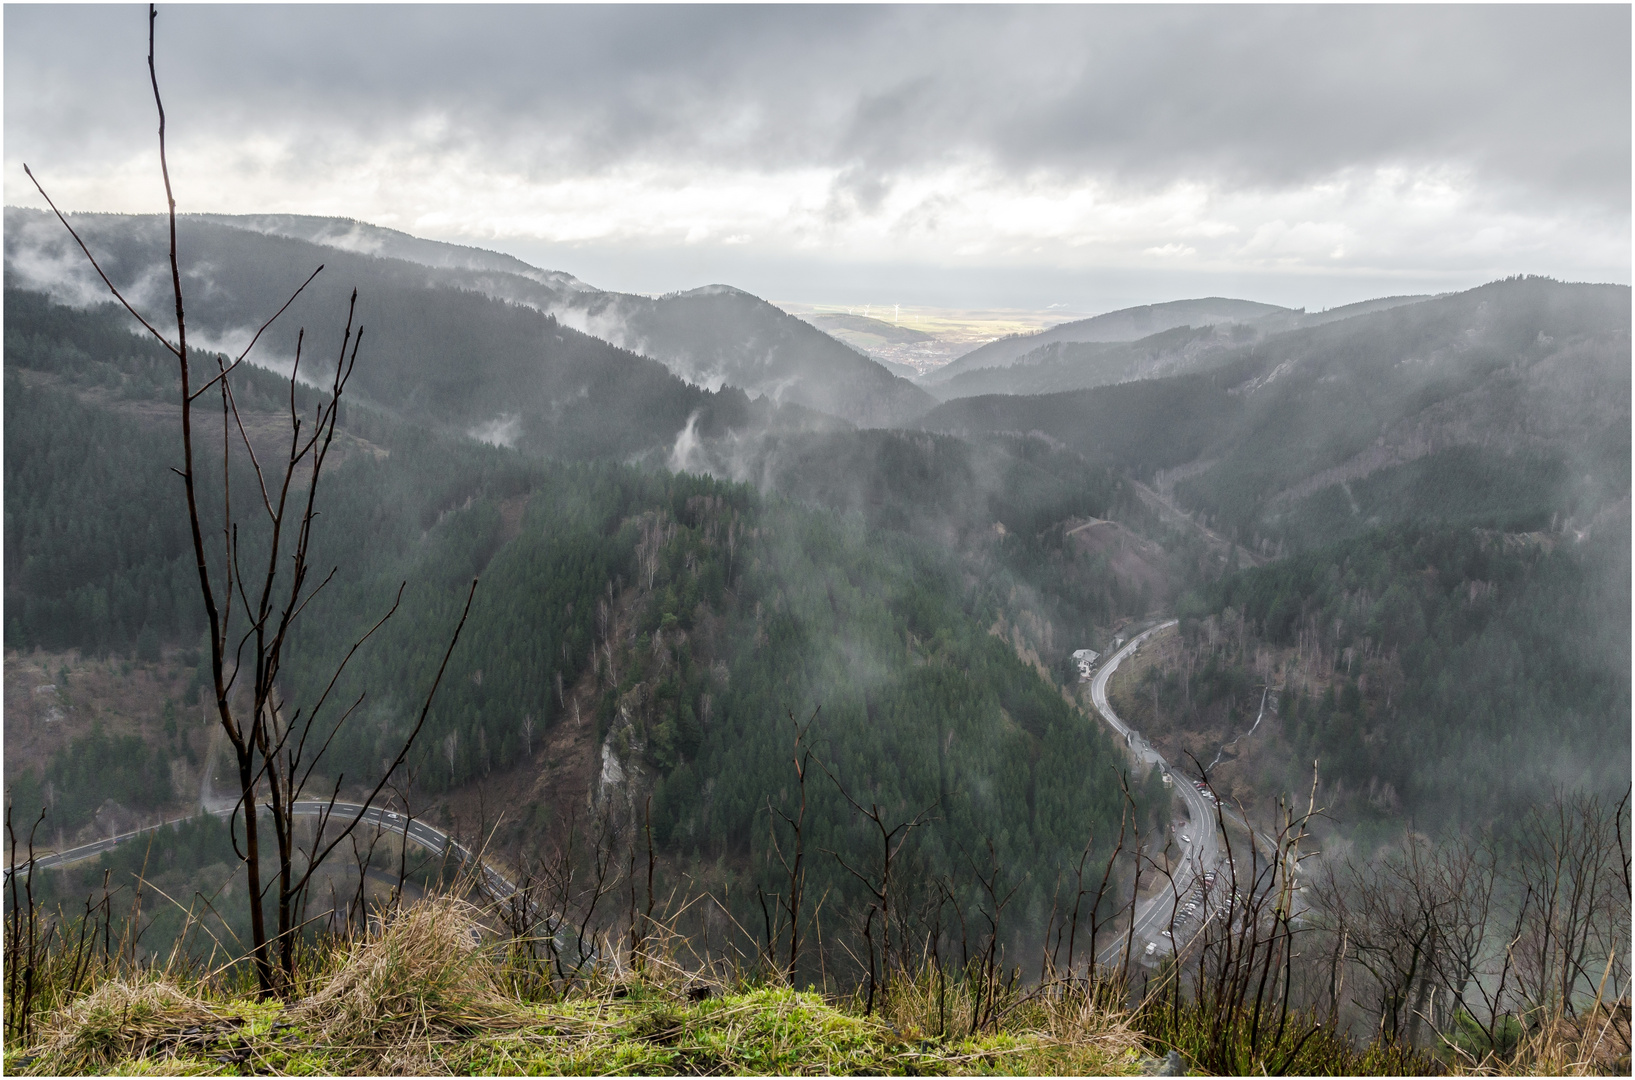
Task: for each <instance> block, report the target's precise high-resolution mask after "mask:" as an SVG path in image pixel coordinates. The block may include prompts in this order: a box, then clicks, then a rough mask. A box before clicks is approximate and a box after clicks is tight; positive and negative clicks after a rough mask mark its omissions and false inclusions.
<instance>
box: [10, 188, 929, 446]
mask: <svg viewBox="0 0 1635 1080" xmlns="http://www.w3.org/2000/svg"><path fill="white" fill-rule="evenodd" d="M5 213H6V230H5V244H6V265H7V268H8V272H9V273H12V274H13V275H15V277H16V278H17V280H18V282H19V283H20V284H23V285H26V286H27V287H30V288H34V289H40V290H45V291H49V292H51V293H52V295H54V296H55V297H56V298H58V299H59V300H65V301H68V302H80V301H82V300H85V299H88V298H94V297H96V296H97V295H98V294H97V289H98V288H99V287H100V282H98V281H96V280H95V275H94V273H93V272H92V271H91V270H90V268H89V267H88V266H86V265H85V264H84V263H83V260H80V259H79V258H78V254H79V253H78V251H77V250H76V249H74V248H73V247H72V241H71V240H70V239H69V238H68V237H67V235H66V234H65V233H64V231H63V230H62V227H61V225H60V224H58V223H57V221H56V220H55V219H54V218H50V217H47V216H46V215H44V214H41V213H39V212H36V211H32V210H23V209H20V208H17V207H7V208H6V211H5ZM75 221H76V228H80V229H81V230H82V232H83V234H84V235H85V236H86V238H87V240H88V241H89V242H90V243H91V245H92V247H93V250H97V251H98V252H99V255H102V254H105V255H106V256H107V260H106V265H105V269H107V270H109V272H110V276H111V277H112V278H113V280H114V281H115V282H116V283H117V284H119V285H120V286H121V288H123V289H125V290H127V291H128V292H130V291H132V290H134V292H133V293H132V295H135V296H136V297H137V298H138V299H141V298H142V297H144V296H145V295H146V292H145V290H147V289H151V288H153V287H154V282H155V281H159V280H162V279H163V278H164V277H165V275H163V274H160V273H157V272H158V271H159V270H161V269H162V265H161V264H162V263H163V260H164V251H165V249H164V246H163V245H164V239H165V233H164V229H163V222H162V220H161V219H160V218H158V217H140V216H136V217H132V216H124V215H111V214H87V215H79V216H77V217H76V218H75ZM178 227H179V229H180V238H181V251H182V258H183V270H184V273H185V275H186V277H187V278H188V280H190V281H191V282H193V283H194V284H195V285H196V286H197V287H196V288H195V289H194V295H193V300H192V303H191V305H190V307H189V315H190V318H191V319H192V320H194V322H195V324H196V326H197V327H198V328H199V329H201V330H203V331H205V332H207V333H209V334H210V335H212V336H213V337H214V338H215V339H217V340H218V341H219V342H220V343H221V344H222V345H224V346H226V345H229V344H230V343H232V342H234V341H241V340H242V341H247V340H248V338H249V334H250V333H251V332H252V331H253V330H254V328H255V327H256V326H257V325H259V324H260V322H261V320H262V319H264V318H265V317H266V315H267V314H269V312H267V311H264V310H263V307H264V306H265V304H266V303H267V302H268V299H269V298H270V297H275V296H277V297H279V298H280V299H282V297H283V296H287V295H288V294H289V292H291V291H293V289H294V288H295V286H296V285H298V284H300V282H301V281H302V280H304V279H305V277H306V276H307V274H309V273H311V272H312V270H313V268H315V267H316V266H318V265H319V264H320V263H322V264H325V265H326V266H327V267H328V269H327V270H326V271H325V273H324V275H323V276H322V277H321V278H320V279H319V281H318V282H317V283H315V284H314V291H313V292H312V295H311V296H310V297H303V299H302V300H300V301H297V303H296V305H295V306H294V307H292V309H291V311H290V312H289V315H288V316H287V320H288V325H287V326H286V325H285V324H284V322H282V321H281V323H280V324H279V325H277V326H275V327H274V329H273V331H271V332H270V337H269V338H268V339H267V341H266V344H267V345H268V346H270V347H271V348H272V349H273V351H274V352H275V353H276V354H277V355H279V356H281V357H283V358H285V359H287V358H289V357H290V356H292V355H293V353H294V329H293V328H294V327H295V326H298V325H300V324H302V323H305V324H306V325H308V326H311V327H315V328H321V329H322V330H323V331H324V333H320V334H319V335H318V337H317V340H318V341H319V342H327V341H329V340H330V338H329V337H328V336H325V335H326V334H327V332H329V331H330V330H333V329H335V328H336V327H337V326H338V322H339V321H342V320H344V296H345V295H346V293H347V291H348V290H350V289H351V288H352V287H354V286H356V287H357V288H358V290H359V292H360V295H361V297H362V301H361V302H362V304H363V305H364V306H363V309H362V310H363V315H364V318H365V321H366V322H367V323H368V324H369V325H370V327H371V328H372V332H374V333H377V334H379V335H381V337H379V338H378V340H379V341H380V342H381V347H382V348H384V349H386V350H387V351H388V352H389V354H391V355H393V356H394V357H398V358H400V364H401V367H400V368H395V369H394V377H393V384H394V385H395V386H396V387H397V388H398V389H397V399H388V398H379V400H383V401H388V402H389V403H392V404H397V403H398V399H401V398H404V397H406V396H408V395H412V394H416V393H418V396H417V397H415V398H414V400H415V401H416V402H417V403H418V404H419V405H420V406H421V407H422V409H424V407H425V405H426V403H427V402H430V401H437V402H439V403H440V404H441V405H443V406H446V407H447V408H448V409H449V410H451V411H452V412H454V413H456V414H458V415H460V416H462V417H464V418H466V419H468V420H470V421H471V422H482V421H485V420H491V419H492V418H493V416H494V415H495V413H494V412H486V413H485V414H484V415H481V416H479V415H477V414H479V413H484V411H485V410H489V409H502V408H503V403H504V402H505V401H506V400H509V399H511V398H513V397H518V396H520V397H521V398H522V399H523V400H524V401H525V402H526V401H527V400H528V399H529V398H530V397H538V398H539V400H540V401H541V402H543V403H545V404H546V405H549V406H550V407H553V408H554V407H556V406H557V405H561V406H563V407H566V406H568V405H570V404H571V403H572V400H573V397H574V395H575V394H576V393H577V387H576V386H574V385H569V386H565V387H553V388H548V389H546V390H539V389H538V388H536V387H535V386H533V385H531V376H532V364H533V361H534V359H535V357H536V355H537V354H538V353H539V352H541V351H543V352H545V353H546V354H548V355H550V356H552V357H554V356H555V355H556V354H558V353H563V352H566V353H573V354H576V355H577V354H580V353H584V352H586V351H587V346H586V345H585V344H584V342H583V341H582V340H580V339H581V338H582V337H583V336H585V335H589V336H590V337H593V338H596V339H599V342H605V343H610V344H612V345H614V346H617V347H618V348H620V349H625V350H630V351H631V352H633V353H637V354H640V355H641V356H644V357H647V358H649V359H650V360H654V361H658V362H659V363H660V364H662V365H664V366H665V367H667V368H668V369H669V370H670V371H671V372H673V373H674V374H676V375H678V376H680V377H681V378H683V379H685V380H687V381H689V382H691V383H694V384H698V385H701V386H705V387H707V388H709V389H712V390H713V389H717V388H722V387H725V386H732V387H736V388H738V389H739V390H741V391H744V392H745V393H748V394H751V395H762V396H768V397H770V398H772V399H773V400H774V401H779V402H791V403H795V404H799V405H803V406H806V407H808V408H812V409H816V410H819V411H822V412H826V413H829V414H831V415H834V416H837V417H840V418H842V419H845V420H849V421H852V422H855V423H861V424H869V425H887V424H902V423H905V422H907V421H908V420H911V419H912V418H914V417H915V416H918V415H920V414H921V413H923V412H925V411H926V410H927V409H928V408H930V407H931V405H932V404H934V401H933V399H932V398H931V397H930V396H929V395H927V394H926V393H925V392H924V391H923V390H921V389H919V388H918V387H915V386H914V385H912V384H911V383H909V382H908V381H907V380H905V379H901V378H898V377H896V376H894V375H892V374H891V373H890V372H888V371H887V370H886V369H885V368H883V367H881V366H880V365H879V364H877V363H875V362H874V361H873V360H870V359H869V358H868V357H866V356H863V355H862V354H860V353H858V352H857V351H856V350H854V349H851V348H850V347H848V346H846V345H844V344H842V343H840V342H838V341H836V340H835V339H834V338H831V337H829V336H828V335H827V334H824V333H823V332H821V331H819V330H817V329H815V328H813V327H812V326H810V325H808V324H806V323H804V322H801V321H800V320H799V319H796V318H794V317H792V316H790V315H787V314H785V313H784V312H782V311H780V310H779V309H777V308H775V307H773V306H772V305H771V304H768V303H766V302H765V301H764V300H760V299H758V298H756V297H753V296H750V295H749V294H747V293H744V292H742V291H740V290H737V289H731V288H728V287H725V286H719V285H716V286H705V287H703V288H698V289H693V290H690V291H686V292H680V293H674V294H671V295H668V296H664V297H659V298H656V299H655V298H650V297H644V296H634V295H630V294H625V293H615V292H605V291H602V290H600V289H595V288H593V287H591V286H589V285H586V284H585V283H584V282H582V281H579V280H578V279H576V278H574V277H572V276H571V275H568V274H563V273H553V272H548V271H541V270H538V269H536V268H534V267H530V266H528V265H527V264H525V263H522V262H520V261H519V260H515V259H512V258H510V257H508V256H502V255H498V254H496V253H494V252H485V251H480V250H477V249H473V248H462V247H459V246H456V245H450V244H439V243H436V242H433V241H427V240H421V239H418V238H415V237H410V236H406V235H405V234H402V233H397V232H395V231H393V230H388V229H377V228H375V227H374V226H369V225H364V224H362V223H359V222H349V221H341V220H337V219H328V218H309V217H300V216H293V215H290V216H280V215H252V216H249V217H246V218H243V219H240V218H235V217H231V216H225V215H198V216H184V217H182V218H181V219H179V224H178ZM337 297H339V299H337ZM162 306H163V305H160V307H162ZM337 311H339V312H340V315H339V316H337V315H336V314H335V312H337ZM490 324H492V325H493V327H494V329H488V328H487V327H488V326H489V325H490ZM570 328H571V329H572V330H575V331H578V333H577V334H569V333H568V331H569V330H570ZM325 359H327V357H325ZM360 389H364V390H365V392H368V393H371V396H375V395H376V394H377V393H379V392H380V391H381V390H382V389H383V388H382V387H380V386H375V387H367V388H364V387H360ZM559 390H560V391H561V393H560V394H559V393H558V391H559ZM630 401H631V404H632V405H633V406H640V405H645V404H650V402H649V401H647V400H644V399H642V398H641V397H640V395H631V396H630ZM513 411H514V410H513ZM661 411H662V410H661ZM686 413H687V410H684V411H683V413H682V416H683V419H685V416H686ZM420 419H422V420H425V419H429V414H426V413H424V412H423V413H422V414H421V416H420ZM678 426H679V425H678ZM671 430H672V432H673V431H674V430H675V429H671Z"/></svg>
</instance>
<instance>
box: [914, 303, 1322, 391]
mask: <svg viewBox="0 0 1635 1080" xmlns="http://www.w3.org/2000/svg"><path fill="white" fill-rule="evenodd" d="M1285 313H1286V314H1294V312H1291V311H1290V309H1289V308H1282V307H1278V306H1277V305H1275V304H1261V303H1256V302H1255V301H1253V300H1231V299H1228V298H1225V297H1220V296H1211V297H1206V298H1204V299H1201V300H1171V301H1169V302H1168V303H1164V304H1147V305H1143V306H1141V307H1132V308H1123V309H1121V310H1119V311H1109V312H1107V313H1106V314H1104V315H1097V316H1095V317H1093V318H1089V319H1079V320H1078V321H1076V322H1070V323H1063V324H1062V325H1060V326H1053V327H1051V328H1050V329H1049V330H1041V331H1040V332H1039V333H1037V334H1018V335H1015V336H1013V337H1005V338H1000V339H999V340H998V341H991V342H989V343H988V344H986V345H984V346H982V347H981V348H980V349H973V350H972V351H971V352H968V353H966V354H965V355H964V356H962V357H960V358H959V359H958V360H955V361H954V362H953V363H951V364H949V365H947V366H946V367H942V368H938V369H937V370H936V371H934V372H931V373H930V374H929V375H927V376H926V377H925V382H926V384H927V385H936V384H939V383H943V382H946V381H948V380H949V379H952V378H953V377H955V376H956V375H959V374H961V373H963V372H967V371H975V370H977V369H979V368H989V367H1000V366H1003V365H1006V364H1011V363H1014V362H1016V361H1017V360H1020V359H1021V358H1022V357H1024V356H1026V355H1027V354H1028V353H1031V352H1033V351H1034V350H1036V349H1039V348H1041V347H1042V346H1046V345H1054V344H1059V343H1063V342H1083V341H1099V342H1106V341H1137V340H1139V339H1141V338H1144V337H1150V336H1151V335H1153V334H1156V333H1159V332H1161V331H1164V330H1170V329H1173V328H1175V327H1177V326H1206V325H1213V324H1219V323H1245V322H1252V321H1254V320H1256V319H1260V318H1264V317H1266V316H1268V315H1277V314H1285Z"/></svg>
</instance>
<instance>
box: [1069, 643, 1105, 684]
mask: <svg viewBox="0 0 1635 1080" xmlns="http://www.w3.org/2000/svg"><path fill="white" fill-rule="evenodd" d="M1100 655H1101V654H1100V653H1098V652H1096V651H1095V650H1094V649H1079V650H1077V651H1076V652H1074V653H1073V662H1074V663H1076V664H1078V665H1079V681H1080V682H1089V681H1090V669H1091V668H1093V667H1095V666H1096V658H1097V657H1098V656H1100Z"/></svg>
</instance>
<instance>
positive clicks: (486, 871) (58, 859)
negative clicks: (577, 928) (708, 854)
mask: <svg viewBox="0 0 1635 1080" xmlns="http://www.w3.org/2000/svg"><path fill="white" fill-rule="evenodd" d="M233 809H234V808H233V807H228V808H226V809H214V810H208V811H206V813H210V814H214V815H215V816H216V817H219V818H225V817H227V816H228V815H229V814H231V813H232V812H233ZM293 809H294V816H296V817H320V816H322V815H323V814H324V813H325V812H330V813H331V815H332V820H333V821H334V822H336V823H337V824H341V825H344V824H345V823H347V822H349V821H351V820H352V819H354V818H358V817H359V816H360V815H361V817H362V820H361V822H360V824H361V825H376V826H379V827H380V828H381V830H382V831H387V832H396V833H399V834H400V835H402V836H404V837H405V838H406V839H408V840H411V841H413V842H414V843H416V844H419V845H420V846H421V847H422V848H424V849H426V850H427V851H430V852H432V853H434V854H437V855H441V854H443V853H445V852H450V851H452V853H453V854H454V855H455V856H456V857H458V858H459V859H460V861H461V862H466V863H469V862H471V859H472V856H471V851H470V850H469V849H468V848H466V847H465V846H464V845H463V844H461V843H459V842H458V841H456V840H455V839H454V838H453V837H451V836H449V834H448V833H446V832H443V831H442V830H441V829H439V828H437V827H435V826H433V825H428V824H426V823H425V822H424V821H418V820H417V821H408V820H407V819H405V818H404V816H403V815H402V814H399V813H395V812H393V811H391V810H385V809H382V808H381V807H378V806H371V807H369V808H368V809H367V810H366V809H365V808H364V807H363V806H361V805H359V804H357V803H344V802H337V803H335V804H334V805H333V806H331V804H330V803H329V802H328V801H327V800H322V799H302V800H300V801H299V802H297V803H296V804H295V806H294V808H293ZM186 820H188V819H187V818H171V819H170V820H168V821H161V822H159V823H158V824H156V825H149V826H146V827H145V828H141V829H136V830H133V831H132V832H128V833H122V834H120V835H119V836H110V837H108V838H107V839H104V840H97V841H94V842H92V843H89V844H82V845H80V846H79V847H74V848H69V849H68V850H67V851H59V852H55V853H53V854H51V855H42V856H40V857H39V858H37V859H35V860H34V868H35V869H36V870H53V869H58V868H61V867H65V866H69V865H72V864H73V863H77V862H83V861H84V860H86V859H92V858H95V857H96V856H98V855H101V854H102V853H103V852H105V851H112V850H113V849H114V848H116V847H118V846H119V845H120V844H123V843H125V842H126V841H127V840H132V839H135V838H136V837H138V836H144V835H146V834H148V833H151V832H155V831H157V830H159V829H162V828H164V827H165V826H167V825H176V824H179V823H181V822H183V821H186ZM18 869H20V870H25V872H26V868H24V867H19V868H18ZM5 877H6V878H7V879H9V878H10V877H11V867H9V866H8V867H5ZM483 887H484V888H485V889H487V890H488V892H489V894H490V895H492V896H494V897H495V898H496V899H501V900H503V899H504V898H506V897H508V896H510V895H511V894H512V893H513V892H515V891H516V886H514V885H512V884H511V882H510V881H509V880H508V879H506V877H505V876H504V875H503V874H501V873H499V872H498V871H497V870H495V869H494V868H493V867H491V866H489V865H488V864H487V863H486V862H485V863H483Z"/></svg>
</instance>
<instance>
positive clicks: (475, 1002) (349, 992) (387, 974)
mask: <svg viewBox="0 0 1635 1080" xmlns="http://www.w3.org/2000/svg"><path fill="white" fill-rule="evenodd" d="M478 916H479V912H478V911H477V910H476V909H475V908H473V907H472V906H471V905H469V904H467V903H465V902H464V901H462V900H457V899H454V898H451V897H446V896H445V897H438V898H435V899H432V900H428V901H426V902H424V903H421V904H416V905H414V906H412V907H409V908H406V909H404V910H403V911H402V912H401V913H400V914H399V915H398V916H397V917H396V918H394V919H392V920H391V921H390V922H388V923H387V924H386V925H385V926H384V927H383V928H381V929H379V930H378V931H376V932H374V933H371V934H370V935H369V936H368V937H366V938H364V939H363V940H362V941H360V942H358V943H357V944H354V945H353V946H351V947H350V949H349V950H348V951H347V952H346V954H345V955H344V959H342V960H341V961H340V963H339V965H338V966H337V968H336V970H335V971H334V973H333V974H332V975H331V976H330V977H329V978H328V979H327V981H326V983H325V985H323V987H322V988H321V989H320V990H318V992H317V993H315V994H313V995H312V996H311V997H308V998H307V999H305V1000H304V1001H301V1002H299V1003H298V1004H296V1005H295V1006H293V1007H292V1008H291V1009H290V1010H289V1012H288V1020H289V1022H290V1023H291V1024H292V1025H295V1026H297V1027H299V1028H300V1030H301V1032H302V1033H303V1035H304V1036H306V1037H309V1038H311V1039H312V1040H313V1041H315V1042H316V1043H317V1044H319V1045H321V1046H323V1047H324V1048H325V1049H326V1050H328V1051H329V1052H330V1053H333V1054H336V1055H337V1056H338V1057H339V1058H340V1059H342V1060H343V1061H346V1062H347V1063H348V1064H349V1065H355V1066H363V1065H368V1066H370V1070H369V1071H379V1072H385V1073H396V1072H410V1073H413V1072H425V1071H427V1070H426V1069H425V1068H423V1066H424V1065H426V1064H427V1063H428V1062H429V1061H431V1060H433V1059H435V1058H436V1057H437V1056H438V1051H437V1047H438V1046H439V1045H447V1044H450V1043H455V1042H460V1041H466V1040H470V1039H471V1038H472V1037H473V1036H475V1035H477V1034H478V1033H479V1032H492V1031H495V1030H497V1029H498V1030H502V1029H506V1028H519V1027H524V1026H527V1025H528V1024H531V1023H534V1022H535V1014H534V1012H533V1011H532V1010H530V1009H528V1008H526V1007H525V1006H524V1005H523V1004H522V1003H521V1002H520V1001H518V1000H517V999H516V998H515V997H513V996H512V995H511V994H510V993H508V992H507V991H506V989H505V988H504V986H503V984H502V983H501V980H500V977H499V971H498V966H497V964H496V963H495V962H494V961H493V959H492V958H490V957H488V956H486V955H483V953H482V940H483V939H482V931H481V929H480V923H479V919H478Z"/></svg>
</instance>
